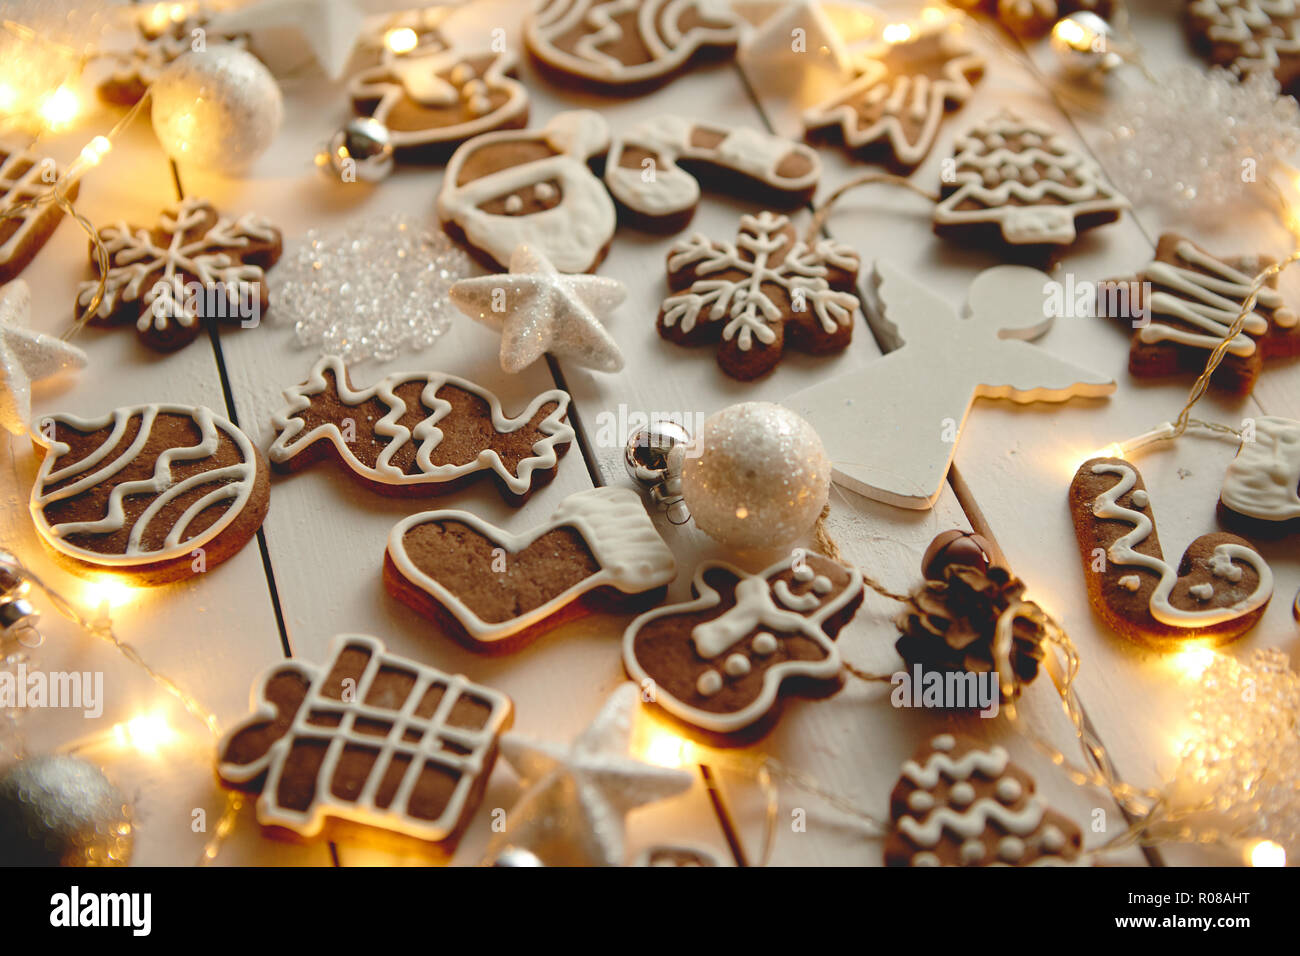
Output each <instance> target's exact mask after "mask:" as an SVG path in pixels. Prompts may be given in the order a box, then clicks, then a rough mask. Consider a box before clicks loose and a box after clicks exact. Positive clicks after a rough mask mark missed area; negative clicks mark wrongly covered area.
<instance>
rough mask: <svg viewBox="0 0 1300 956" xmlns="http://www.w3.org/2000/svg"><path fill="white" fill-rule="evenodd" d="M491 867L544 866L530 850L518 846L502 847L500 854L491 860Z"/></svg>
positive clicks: (539, 858)
mask: <svg viewBox="0 0 1300 956" xmlns="http://www.w3.org/2000/svg"><path fill="white" fill-rule="evenodd" d="M491 865H492V866H501V867H512V866H545V865H546V864H545V863H543V862H542V860H541V857H539V856H538V855H537V854H536V853H534V852H533V851H532V850H525V849H524V848H523V847H519V846H507V847H502V849H501V852H500V853H498V854H497V855H496V856H495V857H493V858H492V863H491Z"/></svg>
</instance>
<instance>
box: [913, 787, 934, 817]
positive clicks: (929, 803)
mask: <svg viewBox="0 0 1300 956" xmlns="http://www.w3.org/2000/svg"><path fill="white" fill-rule="evenodd" d="M907 806H908V808H909V809H911V810H914V811H916V812H917V813H927V812H929V811H930V810H933V809H934V794H932V793H929V792H928V791H925V790H913V791H912V792H911V793H909V794H908V795H907Z"/></svg>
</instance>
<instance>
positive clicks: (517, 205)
mask: <svg viewBox="0 0 1300 956" xmlns="http://www.w3.org/2000/svg"><path fill="white" fill-rule="evenodd" d="M505 210H506V212H508V213H510V215H512V216H516V215H518V214H519V213H521V212H523V211H524V201H523V200H522V199H521V198H519V196H518V195H517V194H514V193H512V194H510V195H509V196H507V197H506V202H505Z"/></svg>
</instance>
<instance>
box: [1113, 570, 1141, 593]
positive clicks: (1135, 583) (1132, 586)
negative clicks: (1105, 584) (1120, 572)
mask: <svg viewBox="0 0 1300 956" xmlns="http://www.w3.org/2000/svg"><path fill="white" fill-rule="evenodd" d="M1115 583H1116V584H1118V585H1119V586H1120V587H1122V588H1123V589H1124V590H1125V591H1137V590H1138V588H1140V587H1142V579H1141V578H1140V577H1138V576H1137V575H1136V574H1126V575H1124V576H1123V577H1121V578H1120V579H1119V580H1118V581H1116V582H1115Z"/></svg>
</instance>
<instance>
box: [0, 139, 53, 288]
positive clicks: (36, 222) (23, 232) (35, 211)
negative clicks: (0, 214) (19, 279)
mask: <svg viewBox="0 0 1300 956" xmlns="http://www.w3.org/2000/svg"><path fill="white" fill-rule="evenodd" d="M23 167H26V168H25V169H24V168H23ZM19 170H22V171H21V172H20V171H19ZM51 172H57V173H58V174H59V178H62V172H61V171H60V170H56V169H55V167H54V165H53V163H52V162H51V161H48V160H45V159H42V158H41V157H39V156H36V155H35V154H33V153H29V152H27V151H25V150H20V149H14V148H13V147H11V146H0V202H3V204H4V206H5V208H6V209H9V208H10V207H13V206H16V205H17V204H19V203H21V202H23V201H25V200H28V199H35V198H36V197H38V196H44V195H45V194H46V193H48V192H49V191H50V186H51V185H52V183H51V182H50V180H49V178H48V176H49V174H50V173H51ZM52 215H54V216H57V215H61V213H60V212H59V211H58V209H57V208H56V207H53V206H43V207H37V208H32V209H28V210H27V211H26V212H24V213H21V214H18V215H16V216H15V218H13V219H10V220H9V221H8V223H7V224H6V227H5V228H6V229H9V228H12V229H13V232H12V233H10V234H8V235H5V236H4V238H3V239H0V265H7V264H9V263H11V262H13V261H14V260H15V258H16V257H17V255H18V253H19V251H20V250H23V249H27V248H29V247H30V245H31V244H33V243H36V242H38V241H39V240H38V239H37V235H38V234H39V231H40V230H42V229H43V228H44V227H46V226H48V225H49V217H50V216H52ZM38 248H39V246H38Z"/></svg>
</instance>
